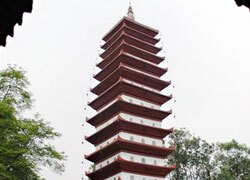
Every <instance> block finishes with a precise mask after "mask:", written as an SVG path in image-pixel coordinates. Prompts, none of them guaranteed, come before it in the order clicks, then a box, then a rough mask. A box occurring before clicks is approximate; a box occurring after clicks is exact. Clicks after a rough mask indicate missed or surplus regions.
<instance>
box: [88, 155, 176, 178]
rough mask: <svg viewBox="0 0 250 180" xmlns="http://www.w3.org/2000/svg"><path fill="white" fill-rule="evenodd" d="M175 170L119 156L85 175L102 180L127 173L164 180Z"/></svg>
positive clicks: (173, 167) (172, 167) (171, 167)
mask: <svg viewBox="0 0 250 180" xmlns="http://www.w3.org/2000/svg"><path fill="white" fill-rule="evenodd" d="M175 168H176V166H175V165H173V166H170V167H165V166H156V165H149V164H143V163H138V162H132V161H127V160H125V159H123V158H121V157H120V156H118V158H116V160H115V161H113V162H112V163H111V164H109V165H106V166H104V167H102V168H101V169H98V170H96V171H94V172H92V173H86V175H87V176H88V177H89V178H90V179H93V180H97V179H104V178H108V177H110V176H113V175H115V174H117V173H119V172H122V171H126V172H129V173H135V174H142V175H147V176H156V177H161V178H164V177H165V176H166V175H167V174H169V173H170V172H171V171H172V170H174V169H175Z"/></svg>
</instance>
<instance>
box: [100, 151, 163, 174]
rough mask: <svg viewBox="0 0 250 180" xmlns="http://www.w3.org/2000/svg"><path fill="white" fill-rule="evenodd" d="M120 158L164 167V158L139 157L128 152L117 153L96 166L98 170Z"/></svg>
mask: <svg viewBox="0 0 250 180" xmlns="http://www.w3.org/2000/svg"><path fill="white" fill-rule="evenodd" d="M118 156H120V157H121V158H123V159H125V160H127V161H133V162H137V163H143V164H148V165H154V166H164V159H163V158H156V157H152V156H147V155H138V154H133V153H128V152H120V153H117V154H115V155H113V156H111V157H110V158H108V159H105V160H104V161H101V162H99V163H97V164H96V166H95V168H96V170H98V169H100V168H102V167H104V166H107V165H108V164H110V163H112V162H113V161H115V159H116V158H117V157H118ZM142 159H144V160H145V163H144V162H142Z"/></svg>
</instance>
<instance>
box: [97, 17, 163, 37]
mask: <svg viewBox="0 0 250 180" xmlns="http://www.w3.org/2000/svg"><path fill="white" fill-rule="evenodd" d="M124 23H125V24H126V25H127V26H128V27H130V28H132V29H135V30H137V31H140V32H143V33H145V34H147V35H149V36H151V37H155V36H156V35H157V34H158V33H159V31H158V30H156V29H154V28H151V27H149V26H146V25H144V24H141V23H139V22H137V21H135V20H132V19H130V18H128V17H125V16H124V17H123V18H122V19H121V20H119V21H118V22H117V23H116V24H115V25H114V26H113V27H112V28H111V29H110V30H109V31H108V32H107V33H106V34H105V35H104V36H103V38H102V39H103V40H104V41H108V40H109V38H111V37H112V36H113V34H115V33H116V32H117V31H118V30H119V29H120V27H121V26H122V25H123V24H124Z"/></svg>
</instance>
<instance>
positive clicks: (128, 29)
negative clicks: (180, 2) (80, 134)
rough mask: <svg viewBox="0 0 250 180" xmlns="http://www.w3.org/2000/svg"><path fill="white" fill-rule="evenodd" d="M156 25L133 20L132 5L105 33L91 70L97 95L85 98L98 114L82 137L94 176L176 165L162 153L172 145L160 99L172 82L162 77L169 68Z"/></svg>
mask: <svg viewBox="0 0 250 180" xmlns="http://www.w3.org/2000/svg"><path fill="white" fill-rule="evenodd" d="M157 34H158V30H155V29H152V28H150V27H148V26H145V25H142V24H140V23H138V22H136V21H135V19H134V14H133V11H132V8H131V7H129V10H128V16H127V17H124V18H122V19H121V20H120V21H119V22H118V23H117V24H116V25H115V26H114V27H113V28H112V29H111V30H110V31H109V32H108V33H107V34H106V35H105V36H104V37H103V41H105V43H104V44H103V45H102V46H101V48H102V49H104V52H103V53H102V54H101V55H100V57H101V58H102V59H103V60H102V61H101V62H100V63H99V64H97V67H99V68H100V69H101V71H100V72H99V73H98V74H96V75H95V76H94V78H95V79H97V80H98V81H100V83H99V84H98V85H97V86H96V87H95V88H93V89H91V92H92V93H94V94H96V95H97V96H98V97H97V98H96V99H95V100H93V101H92V102H90V103H89V106H91V107H92V108H93V109H95V110H96V111H97V114H96V115H95V116H94V117H92V118H89V119H87V122H88V123H89V124H91V125H93V126H95V127H96V133H95V134H93V135H91V136H89V137H85V138H86V140H87V141H88V142H90V143H92V144H93V145H95V147H96V151H95V152H93V153H92V154H89V155H87V156H86V155H85V158H86V159H87V160H89V161H91V162H93V163H94V165H95V167H94V170H93V172H89V173H86V175H87V176H88V177H89V178H90V179H92V180H103V179H107V180H163V179H165V176H166V175H167V174H168V173H170V172H171V171H172V170H173V169H174V168H175V167H174V166H172V167H166V165H165V163H164V159H165V158H166V157H167V156H168V155H169V154H170V153H172V152H173V151H174V148H173V147H170V148H167V147H164V146H163V138H164V137H165V136H167V135H168V134H169V133H171V132H172V129H163V128H161V122H162V120H163V119H164V118H166V117H167V116H168V115H170V114H171V111H163V110H161V105H162V104H164V103H165V102H167V101H168V100H170V99H171V98H172V96H165V95H163V94H161V93H160V92H161V90H163V89H164V88H166V87H167V86H168V85H169V84H170V82H167V81H164V80H161V79H160V77H161V76H162V75H163V74H165V73H166V72H167V69H164V68H160V67H159V66H158V64H159V63H161V62H162V61H163V60H164V59H165V58H164V57H159V56H157V55H156V54H157V53H158V52H160V51H161V48H159V47H156V46H155V44H156V43H158V42H159V39H156V38H155V36H156V35H157Z"/></svg>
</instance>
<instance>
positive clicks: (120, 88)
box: [88, 79, 172, 110]
mask: <svg viewBox="0 0 250 180" xmlns="http://www.w3.org/2000/svg"><path fill="white" fill-rule="evenodd" d="M122 94H124V95H130V96H132V97H135V98H139V99H142V100H146V101H148V102H151V103H155V104H157V105H162V104H164V103H165V102H167V101H168V100H170V99H171V98H172V95H170V96H165V95H162V94H160V93H157V92H153V91H150V90H148V89H144V88H141V87H139V86H136V85H133V84H130V83H127V82H124V81H123V79H119V80H118V82H116V83H115V84H114V85H113V86H112V87H110V88H109V89H108V90H107V91H105V92H104V93H103V94H102V95H100V96H98V97H97V98H96V99H95V100H93V101H92V102H90V103H88V105H89V106H91V107H92V108H93V109H95V110H99V109H100V108H102V107H103V106H105V105H106V104H108V103H109V102H111V101H113V100H114V99H115V98H117V97H118V96H119V95H122Z"/></svg>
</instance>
